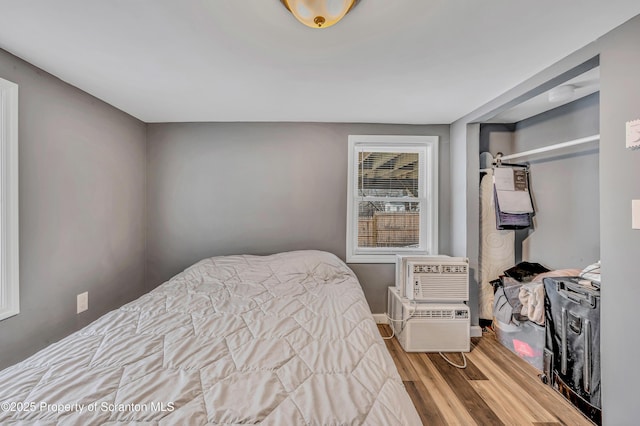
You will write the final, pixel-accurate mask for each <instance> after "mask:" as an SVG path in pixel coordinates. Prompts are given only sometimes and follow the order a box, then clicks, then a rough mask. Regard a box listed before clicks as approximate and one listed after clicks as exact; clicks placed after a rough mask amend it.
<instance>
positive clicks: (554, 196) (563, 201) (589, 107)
mask: <svg viewBox="0 0 640 426" xmlns="http://www.w3.org/2000/svg"><path fill="white" fill-rule="evenodd" d="M599 117H600V103H599V94H597V93H596V94H593V95H590V96H587V97H585V98H582V99H580V100H578V101H575V102H572V103H570V104H567V105H564V106H561V107H559V108H556V109H553V110H551V111H548V112H546V113H543V114H540V115H537V116H535V117H532V118H529V119H527V120H524V121H521V122H519V123H517V125H516V130H515V133H514V144H513V149H514V151H515V152H523V151H527V150H530V149H535V148H540V147H542V146H545V145H550V144H554V143H560V142H566V141H569V140H573V139H578V138H582V137H586V136H591V135H596V134H598V133H600V129H599V121H600V120H599ZM598 158H599V151H598V144H597V143H590V144H588V145H582V146H578V147H573V148H569V149H564V150H559V151H554V152H549V153H544V154H540V155H536V156H532V157H530V158H525V159H523V160H528V162H529V164H530V169H529V170H530V182H531V190H532V194H533V201H534V205H535V209H536V215H535V217H534V227H533V229H530V230H526V231H518V234H519V237H520V238H524V241H521V247H522V260H526V261H530V262H539V263H542V264H543V265H545V266H547V267H548V268H551V269H564V268H577V269H582V268H584V267H586V266H588V265H590V264H592V263H594V262H596V261H598V260H599V259H600V209H599V205H600V197H599V193H600V191H599V189H600V188H599V187H600V182H599V176H600V175H599V164H598V163H599V162H598ZM520 238H518V240H519V241H518V243H520ZM519 245H520V244H519Z"/></svg>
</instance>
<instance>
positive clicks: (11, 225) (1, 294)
mask: <svg viewBox="0 0 640 426" xmlns="http://www.w3.org/2000/svg"><path fill="white" fill-rule="evenodd" d="M18 267H19V263H18V85H16V84H14V83H11V82H9V81H6V80H3V79H1V78H0V320H3V319H5V318H9V317H11V316H13V315H16V314H18V313H19V312H20V300H19V293H18V282H19V281H18V278H19V275H18V274H19V269H18Z"/></svg>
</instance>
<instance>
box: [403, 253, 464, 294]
mask: <svg viewBox="0 0 640 426" xmlns="http://www.w3.org/2000/svg"><path fill="white" fill-rule="evenodd" d="M396 288H398V289H399V291H400V293H399V294H400V297H406V298H408V299H412V300H415V301H420V302H464V301H468V300H469V260H468V259H467V258H464V257H449V256H398V257H397V258H396Z"/></svg>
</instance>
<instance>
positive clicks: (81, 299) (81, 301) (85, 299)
mask: <svg viewBox="0 0 640 426" xmlns="http://www.w3.org/2000/svg"><path fill="white" fill-rule="evenodd" d="M76 299H77V305H78V313H80V312H84V311H86V310H87V309H89V292H88V291H85V292H84V293H80V294H79V295H78V296H76Z"/></svg>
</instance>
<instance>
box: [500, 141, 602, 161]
mask: <svg viewBox="0 0 640 426" xmlns="http://www.w3.org/2000/svg"><path fill="white" fill-rule="evenodd" d="M597 140H600V135H593V136H587V137H585V138H580V139H574V140H572V141H568V142H562V143H557V144H554V145H549V146H545V147H542V148H538V149H532V150H530V151H524V152H519V153H517V154H510V155H504V156H502V157H500V161H504V160H512V159H514V158H520V157H526V156H527V155H532V154H539V153H541V152H547V151H554V150H556V149H561V148H566V147H569V146H574V145H581V144H583V143H589V142H593V141H597Z"/></svg>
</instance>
